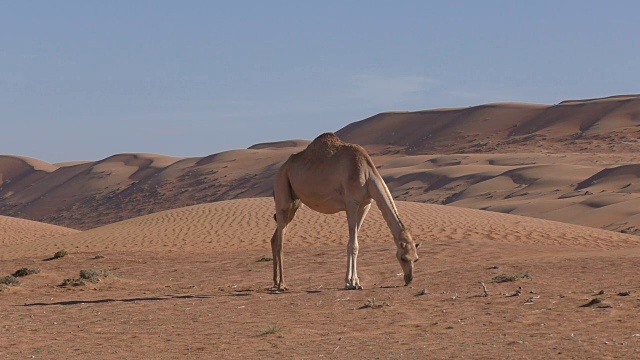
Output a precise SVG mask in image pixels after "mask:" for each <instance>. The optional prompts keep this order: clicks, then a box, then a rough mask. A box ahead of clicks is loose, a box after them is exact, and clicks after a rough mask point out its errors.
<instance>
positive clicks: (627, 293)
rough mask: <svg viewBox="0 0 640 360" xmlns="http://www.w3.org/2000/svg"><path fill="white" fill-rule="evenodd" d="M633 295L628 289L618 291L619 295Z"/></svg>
mask: <svg viewBox="0 0 640 360" xmlns="http://www.w3.org/2000/svg"><path fill="white" fill-rule="evenodd" d="M629 295H631V291H630V290H627V291H622V292H619V293H618V296H629Z"/></svg>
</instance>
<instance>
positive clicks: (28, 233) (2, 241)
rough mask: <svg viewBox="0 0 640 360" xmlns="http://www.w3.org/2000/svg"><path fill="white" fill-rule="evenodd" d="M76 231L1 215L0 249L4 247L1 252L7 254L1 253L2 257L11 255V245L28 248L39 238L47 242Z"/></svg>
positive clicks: (76, 231) (0, 256)
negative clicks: (9, 249)
mask: <svg viewBox="0 0 640 360" xmlns="http://www.w3.org/2000/svg"><path fill="white" fill-rule="evenodd" d="M76 233H79V231H78V230H73V229H68V228H64V227H61V226H56V225H49V224H43V223H39V222H36V221H31V220H24V219H16V218H11V217H8V216H0V249H2V251H1V253H3V254H5V255H0V258H2V257H4V258H7V257H9V256H10V251H8V250H7V249H8V247H10V246H18V247H24V248H27V249H28V248H29V247H30V246H31V244H33V243H35V242H37V241H38V240H42V241H45V242H46V241H49V240H50V239H52V238H56V237H59V236H64V235H69V234H76ZM5 251H6V252H5Z"/></svg>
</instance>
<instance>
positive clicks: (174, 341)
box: [0, 198, 640, 359]
mask: <svg viewBox="0 0 640 360" xmlns="http://www.w3.org/2000/svg"><path fill="white" fill-rule="evenodd" d="M605 203H607V200H606V199H601V200H600V202H599V203H598V204H592V205H594V206H595V205H601V204H605ZM272 207H273V204H272V200H271V199H267V198H257V199H238V200H230V201H220V202H215V203H210V204H200V205H195V206H190V207H184V208H179V209H174V210H168V211H163V212H159V213H155V214H150V215H145V216H141V217H136V218H133V219H129V220H126V221H122V222H119V223H114V224H110V225H106V226H103V227H99V228H95V229H92V230H87V231H84V232H80V233H69V232H73V231H72V230H68V229H61V228H57V227H54V226H51V225H45V224H37V223H32V222H29V221H26V220H19V219H9V218H6V217H0V228H3V229H9V231H10V232H11V233H12V234H14V235H15V234H17V233H19V232H20V231H22V230H20V229H25V231H24V232H30V234H37V236H33V235H29V236H24V237H15V236H13V237H5V239H9V238H10V239H11V240H10V241H5V242H4V243H2V244H0V245H1V246H2V251H0V260H1V261H0V271H2V272H3V273H2V274H0V275H2V276H4V275H6V274H8V273H12V272H13V271H15V270H17V269H20V268H22V267H25V266H29V267H38V268H39V269H40V270H41V271H40V272H39V273H38V274H36V275H30V276H27V277H23V278H20V284H19V285H17V286H10V287H9V286H3V285H0V298H1V301H0V313H2V314H3V331H4V333H5V335H6V336H4V337H3V340H4V341H3V342H2V343H0V356H3V357H8V358H28V357H30V356H34V357H37V356H44V357H53V358H60V357H61V358H83V357H90V358H95V359H109V358H114V357H121V356H126V357H133V358H145V357H157V358H167V359H168V358H182V357H197V358H237V357H243V358H260V357H264V358H272V357H281V358H289V357H304V358H306V357H314V356H317V355H318V354H320V355H323V357H324V356H326V357H328V358H339V359H343V358H344V359H352V358H354V357H366V358H383V357H384V358H386V357H391V358H400V357H408V358H429V357H437V358H455V357H464V358H484V357H486V358H501V357H503V356H507V357H514V358H518V357H530V358H555V357H559V356H560V357H561V356H562V355H563V354H571V356H576V357H580V358H591V357H593V358H606V357H616V358H617V357H626V356H628V355H629V354H633V353H635V352H636V351H637V349H638V340H637V338H636V337H637V336H636V335H635V334H636V333H637V329H636V324H635V322H634V321H629V319H633V318H635V317H636V316H637V304H636V303H637V300H636V299H635V298H636V296H637V292H638V291H639V288H638V286H637V284H638V281H639V280H640V279H639V277H638V274H637V272H636V271H635V265H636V264H637V262H638V259H640V238H639V237H637V236H631V235H625V234H620V233H616V232H612V231H605V230H599V229H594V228H588V227H581V226H574V225H569V224H563V223H559V222H553V221H547V220H540V219H534V218H530V217H522V216H514V215H505V214H500V213H494V212H488V211H480V210H472V209H464V208H459V207H453V206H442V205H430V204H420V203H414V202H398V207H399V212H400V214H401V216H402V218H403V221H404V222H405V223H406V224H408V225H409V226H410V227H411V229H412V232H413V234H414V237H415V238H416V239H418V240H420V241H422V242H423V246H422V247H421V248H420V249H419V253H420V261H419V262H418V263H416V278H415V279H414V283H413V286H401V283H402V282H401V277H400V276H399V275H398V273H399V271H400V267H399V265H398V263H397V261H396V260H395V246H394V244H393V241H392V239H391V236H390V234H389V231H388V229H386V227H385V226H384V223H383V222H382V218H381V216H380V213H379V212H378V211H377V209H375V208H373V209H372V211H371V214H370V216H369V217H368V218H367V219H366V221H365V223H364V227H363V229H362V231H361V234H360V239H361V247H360V255H359V261H358V272H359V275H360V279H361V281H362V283H363V285H364V287H365V289H364V290H361V291H344V290H342V289H341V288H342V286H343V276H344V270H345V265H346V260H345V259H346V238H347V229H346V220H345V217H344V214H336V215H331V216H328V215H323V214H318V213H316V212H313V211H311V210H309V209H302V210H300V212H299V215H298V216H297V217H296V219H295V220H294V222H293V223H292V224H291V226H290V231H289V232H288V236H287V240H286V243H285V247H284V248H285V270H286V274H287V279H288V285H289V289H290V290H289V291H288V292H285V293H273V292H271V291H269V290H268V287H269V286H270V284H271V269H272V266H271V262H270V261H260V259H261V258H262V257H264V256H269V255H270V248H269V238H270V236H271V233H272V231H273V228H274V223H273V219H272V213H273V209H272ZM39 229H44V230H39ZM47 232H49V234H51V235H52V236H54V237H52V238H38V237H39V236H41V235H43V234H46V233H47ZM65 232H68V234H67V235H65V236H61V237H60V236H58V235H59V234H64V233H65ZM0 239H2V238H1V237H0ZM61 248H64V249H67V250H68V251H69V256H67V257H65V258H63V259H59V260H54V261H42V260H43V259H44V258H46V257H49V256H51V255H52V254H53V252H54V251H57V250H59V249H61ZM97 254H101V255H103V256H102V257H96V256H95V255H97ZM83 269H85V270H86V269H93V270H96V271H103V272H105V275H102V277H101V278H100V281H96V282H87V283H86V284H85V285H81V286H61V283H63V280H65V279H70V278H77V277H78V274H79V271H80V270H83ZM400 275H401V273H400ZM499 275H500V276H505V275H507V276H508V275H520V276H524V278H522V279H520V280H514V282H506V283H498V282H496V281H493V280H492V279H495V278H496V276H499ZM480 282H483V283H484V284H485V286H486V287H487V288H488V293H487V295H486V296H483V295H482V294H483V290H482V288H481V285H480ZM517 289H520V290H519V291H520V293H519V294H520V296H518V295H514V294H516V290H517ZM627 291H629V293H630V294H631V296H621V295H618V293H625V292H627ZM596 298H597V299H598V301H599V302H597V303H594V305H588V304H590V303H592V302H593V299H596ZM276 325H277V326H276ZM43 326H46V331H42V330H43ZM407 339H409V340H407ZM614 342H615V346H614ZM69 344H80V345H78V346H69ZM380 344H384V346H381V345H380ZM470 344H471V345H470ZM407 349H409V353H407ZM560 353H562V354H560ZM33 354H36V355H33ZM407 354H409V355H407Z"/></svg>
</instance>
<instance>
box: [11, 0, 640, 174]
mask: <svg viewBox="0 0 640 360" xmlns="http://www.w3.org/2000/svg"><path fill="white" fill-rule="evenodd" d="M639 13H640V3H638V2H635V1H611V2H602V1H599V2H596V1H529V2H524V1H466V2H463V1H448V2H440V1H438V2H435V1H434V2H431V1H398V2H391V1H322V2H319V1H317V2H311V1H286V2H285V1H275V0H274V1H234V2H223V1H108V2H107V1H105V2H91V1H70V0H69V1H57V2H53V1H13V2H10V1H4V2H0V122H1V123H2V127H1V129H2V131H0V154H19V155H26V156H31V157H36V158H39V159H43V160H45V161H49V162H60V161H69V160H99V159H102V158H104V157H107V156H109V155H112V154H115V153H122V152H152V153H160V154H166V155H173V156H206V155H209V154H212V153H216V152H220V151H224V150H229V149H235V148H245V147H247V146H250V145H252V144H254V143H258V142H266V141H275V140H283V139H293V138H306V139H311V138H313V137H315V136H316V135H318V134H319V133H321V132H324V131H335V130H338V129H340V128H341V127H343V126H345V125H347V124H349V123H351V122H354V121H358V120H361V119H364V118H366V117H369V116H371V115H374V114H376V113H379V112H383V111H391V110H422V109H431V108H440V107H453V106H471V105H477V104H482V103H487V102H502V101H523V102H535V103H548V104H553V103H557V102H559V101H562V100H566V99H579V98H591V97H600V96H609V95H614V94H629V93H640V71H639V64H640V25H639V24H640V21H639V20H638V14H639Z"/></svg>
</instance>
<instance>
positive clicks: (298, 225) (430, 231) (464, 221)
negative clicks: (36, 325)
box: [0, 198, 640, 259]
mask: <svg viewBox="0 0 640 360" xmlns="http://www.w3.org/2000/svg"><path fill="white" fill-rule="evenodd" d="M398 207H399V210H400V212H401V214H402V217H403V219H404V220H403V221H404V222H405V223H406V224H408V226H410V228H411V229H412V232H413V234H414V237H415V238H417V239H420V240H424V241H426V242H430V241H436V240H437V241H445V240H462V239H474V240H490V241H496V242H505V243H511V244H520V245H544V246H548V245H553V246H564V247H582V248H598V249H617V248H626V247H634V246H640V238H638V237H635V236H631V235H625V234H620V233H616V232H612V231H605V230H599V229H593V228H588V227H582V226H575V225H569V224H564V223H560V222H553V221H546V220H539V219H534V218H530V217H522V216H514V215H505V214H500V213H495V212H487V211H479V210H472V209H464V208H458V207H450V206H442V205H431V204H420V203H413V202H399V203H398ZM274 229H275V223H274V222H273V201H272V199H269V198H256V199H239V200H230V201H220V202H215V203H210V204H201V205H195V206H190V207H184V208H179V209H174V210H167V211H162V212H158V213H155V214H150V215H146V216H141V217H137V218H134V219H130V220H125V221H122V222H118V223H114V224H110V225H106V226H102V227H99V228H95V229H92V230H87V231H84V232H81V233H76V234H71V235H68V236H64V237H58V238H55V239H46V238H45V239H42V240H38V241H35V240H32V239H27V240H28V241H27V240H25V241H23V242H22V243H20V242H19V241H13V242H12V243H11V244H7V245H9V246H7V247H4V249H3V252H2V255H0V258H5V259H6V258H14V257H38V256H45V255H47V254H50V253H52V252H55V251H56V250H58V249H61V248H64V249H67V250H68V251H79V252H103V251H125V252H129V251H133V252H136V251H159V252H193V251H196V252H198V251H212V252H224V251H233V250H235V251H237V250H250V249H255V248H262V249H264V250H265V251H267V252H269V249H270V248H269V246H270V245H269V244H270V243H269V241H270V239H271V235H272V234H273V230H274ZM288 234H289V235H288V237H289V239H290V240H289V241H288V242H287V245H286V246H287V247H298V246H320V247H322V246H325V245H331V246H333V245H335V246H338V247H344V246H346V240H347V238H348V231H347V223H346V218H345V216H344V214H335V215H322V214H319V213H316V212H314V211H312V210H309V209H307V208H304V209H302V210H301V211H300V212H299V213H298V215H297V216H296V219H295V223H294V224H293V225H292V226H291V227H290V229H289V232H288ZM361 243H362V244H363V245H364V246H366V245H368V244H372V243H387V244H392V238H391V236H390V232H389V230H388V228H386V226H385V224H384V221H383V219H382V216H381V214H380V212H379V211H378V209H377V208H374V209H372V211H371V213H370V215H369V217H368V218H367V220H366V222H365V226H364V229H363V231H362V233H361Z"/></svg>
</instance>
